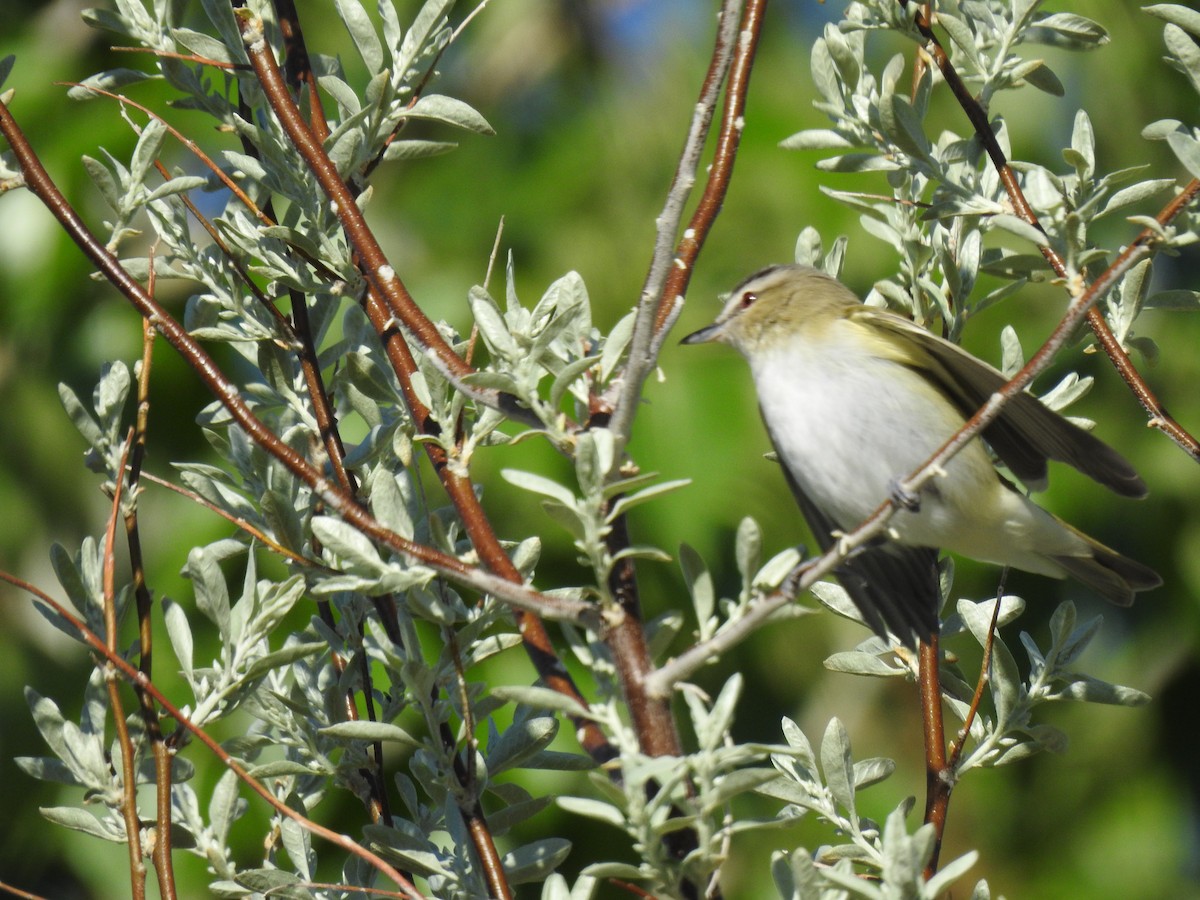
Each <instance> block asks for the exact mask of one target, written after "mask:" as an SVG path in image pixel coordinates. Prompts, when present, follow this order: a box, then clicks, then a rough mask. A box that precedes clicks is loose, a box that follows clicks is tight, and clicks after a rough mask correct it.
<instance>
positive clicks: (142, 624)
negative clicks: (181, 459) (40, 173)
mask: <svg viewBox="0 0 1200 900" xmlns="http://www.w3.org/2000/svg"><path fill="white" fill-rule="evenodd" d="M148 290H149V292H150V293H151V294H153V293H154V265H153V256H152V257H151V266H150V280H149V283H148ZM153 351H154V329H153V328H151V327H150V323H148V322H147V321H146V320H145V319H143V320H142V362H141V367H140V368H139V369H138V391H137V399H138V405H137V416H136V419H135V422H134V437H133V452H132V453H131V454H130V458H129V496H130V498H131V500H132V502H131V503H129V504H128V509H127V510H126V513H125V543H126V545H127V546H128V547H129V564H130V569H131V570H132V572H131V575H132V579H133V592H134V597H135V598H136V600H137V612H138V669H139V670H140V671H141V672H142V674H143V675H145V676H146V678H147V679H148V680H149V679H152V678H153V677H154V665H153V661H154V601H153V598H152V597H151V596H150V590H149V588H148V587H147V586H146V567H145V564H144V561H143V558H142V539H141V534H140V530H139V528H138V513H137V508H138V502H137V501H138V492H139V488H140V482H141V474H142V463H143V461H144V460H145V456H146V433H147V430H148V428H149V423H150V369H151V364H152V362H153V359H154V352H153ZM137 694H138V700H139V703H140V706H141V711H142V723H143V725H144V727H145V729H146V739H147V740H148V741H149V743H150V748H151V752H152V753H153V754H154V782H155V784H154V789H155V798H156V802H155V810H154V822H155V825H154V827H155V831H154V846H153V853H152V856H153V859H154V871H155V875H156V877H157V879H158V892H159V895H160V896H161V897H163V898H165V900H173V898H174V897H175V896H176V890H175V866H174V864H173V862H172V860H171V751H170V748H169V747H167V744H166V741H165V740H163V733H162V728H161V727H160V725H159V722H158V709H157V707H155V705H154V700H153V699H152V698H151V697H150V695H149V694H147V693H146V692H145V691H138V692H137Z"/></svg>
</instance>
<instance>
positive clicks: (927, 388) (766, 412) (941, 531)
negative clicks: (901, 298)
mask: <svg viewBox="0 0 1200 900" xmlns="http://www.w3.org/2000/svg"><path fill="white" fill-rule="evenodd" d="M797 369H799V371H797ZM758 374H759V373H756V381H757V382H758V392H759V398H760V402H761V404H762V413H763V418H764V420H765V421H766V423H767V427H768V429H769V431H770V433H771V438H772V440H773V442H774V443H775V448H776V451H777V452H778V454H779V459H780V463H781V464H783V465H785V466H787V468H788V471H789V473H790V474H791V476H792V478H793V479H794V480H795V481H796V483H797V485H798V486H799V487H800V489H801V490H802V491H803V492H804V493H805V495H806V496H807V497H808V498H809V499H811V500H812V502H813V503H814V504H815V505H816V506H817V507H819V508H820V509H821V510H822V511H824V512H825V513H826V514H827V515H829V517H830V518H831V519H833V521H834V522H835V523H837V525H838V526H839V527H840V528H843V529H847V530H848V529H851V528H853V527H855V526H856V525H858V524H859V523H860V522H862V521H863V520H864V519H865V518H867V517H868V516H869V515H870V514H871V513H872V512H874V511H875V509H876V508H878V506H879V505H880V504H881V503H882V502H883V501H884V500H886V499H888V498H889V497H890V496H891V495H892V493H893V489H894V487H895V484H896V483H897V482H898V481H900V480H901V479H903V478H906V477H907V476H908V475H909V474H911V473H912V472H913V471H914V470H916V469H917V468H918V467H919V466H921V465H922V464H923V463H924V462H925V461H926V460H927V459H928V458H929V457H930V456H932V455H933V453H934V452H935V451H936V450H937V449H938V448H939V447H940V446H941V445H942V444H943V443H944V442H945V441H946V439H947V438H949V437H950V435H951V434H953V433H954V431H956V430H957V429H958V428H959V427H960V426H961V424H962V421H963V420H962V418H961V416H959V415H958V413H957V411H956V410H954V409H953V407H951V406H950V405H949V403H948V402H947V401H946V400H945V399H944V398H942V396H941V395H940V394H939V393H937V391H936V390H935V389H934V388H933V387H932V386H931V385H930V384H929V383H928V382H926V381H925V380H924V379H923V378H921V377H920V376H919V375H917V374H915V373H914V372H912V371H911V370H910V369H908V368H906V367H904V366H901V365H898V364H896V363H892V362H890V361H887V360H880V359H868V360H867V361H865V362H864V361H860V362H859V363H858V364H857V365H855V366H849V365H847V364H845V363H844V361H839V360H837V359H831V358H828V357H827V358H826V359H824V360H818V359H815V358H814V357H813V356H811V355H809V356H807V357H806V358H805V362H804V363H803V364H800V365H796V364H795V361H794V360H793V361H792V362H791V363H790V364H789V365H788V366H787V373H786V377H779V376H780V375H782V374H783V373H782V372H779V371H776V372H774V373H772V372H770V371H767V372H764V373H762V374H763V375H765V376H766V377H761V378H760V377H757V376H758ZM997 490H999V491H1004V490H1005V489H1004V488H1003V487H1002V485H1001V484H1000V482H999V481H998V479H997V476H996V474H995V471H994V469H993V467H992V464H991V462H990V460H989V459H988V457H987V454H986V452H985V451H984V449H983V446H982V445H981V444H980V443H979V442H978V441H975V442H972V443H971V444H970V445H968V446H967V447H966V448H964V449H963V451H962V452H960V453H959V454H958V455H957V456H955V457H954V459H952V460H951V461H950V463H949V464H947V466H946V474H945V475H944V476H940V477H936V478H935V479H934V480H933V481H932V482H930V483H929V485H927V487H926V489H925V490H924V491H923V492H922V494H921V496H920V506H919V509H917V510H915V511H912V510H902V511H900V512H899V513H897V515H896V516H895V517H894V518H893V519H892V520H891V522H890V523H889V524H890V528H891V529H892V531H893V534H894V535H895V537H896V538H897V539H898V540H900V541H901V542H903V543H906V544H913V545H920V546H935V547H936V546H946V547H949V546H951V545H952V544H954V543H956V541H955V540H954V537H955V533H956V532H959V531H962V530H963V529H965V528H970V529H971V530H972V531H973V530H976V529H977V528H978V524H979V521H978V520H979V517H980V511H981V510H986V509H988V508H990V507H993V506H994V505H995V495H994V492H995V491H997Z"/></svg>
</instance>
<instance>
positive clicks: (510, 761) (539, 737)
mask: <svg viewBox="0 0 1200 900" xmlns="http://www.w3.org/2000/svg"><path fill="white" fill-rule="evenodd" d="M556 734H558V720H557V719H556V718H554V717H553V716H537V717H535V718H530V719H525V720H524V721H521V722H514V723H513V724H512V725H510V726H509V727H508V728H506V729H505V730H504V731H503V732H502V733H501V735H500V737H499V739H497V740H494V741H492V742H491V743H489V744H488V750H487V768H488V773H489V774H491V775H498V774H499V773H500V772H503V771H505V770H507V769H516V768H519V767H521V766H522V765H523V764H524V763H525V762H526V761H527V760H528V759H530V758H531V757H532V756H534V755H535V754H536V753H538V752H539V751H541V750H544V749H545V748H546V746H547V745H548V744H549V743H550V742H551V741H552V740H554V736H555V735H556Z"/></svg>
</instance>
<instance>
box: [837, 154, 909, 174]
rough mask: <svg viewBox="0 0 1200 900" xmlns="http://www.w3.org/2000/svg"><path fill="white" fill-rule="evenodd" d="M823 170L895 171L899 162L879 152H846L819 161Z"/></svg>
mask: <svg viewBox="0 0 1200 900" xmlns="http://www.w3.org/2000/svg"><path fill="white" fill-rule="evenodd" d="M817 168H818V169H820V170H821V171H822V172H894V171H896V170H897V169H899V168H900V165H899V163H897V162H895V161H894V160H891V159H888V158H887V157H886V156H881V155H880V154H878V153H846V154H844V155H842V156H831V157H830V158H829V159H822V160H819V161H818V162H817Z"/></svg>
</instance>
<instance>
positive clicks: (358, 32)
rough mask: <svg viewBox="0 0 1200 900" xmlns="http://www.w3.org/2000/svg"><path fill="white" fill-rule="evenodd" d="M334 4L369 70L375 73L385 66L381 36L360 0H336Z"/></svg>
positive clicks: (370, 72)
mask: <svg viewBox="0 0 1200 900" xmlns="http://www.w3.org/2000/svg"><path fill="white" fill-rule="evenodd" d="M334 5H335V6H336V7H337V12H338V16H340V17H341V20H342V22H343V24H345V26H346V30H347V31H348V32H350V37H351V38H352V39H353V40H354V46H355V47H356V48H358V55H359V56H361V57H362V60H363V62H364V63H365V64H366V66H367V72H368V73H369V74H371V75H375V74H376V73H377V72H378V71H379V70H380V69H382V68H383V46H382V45H381V44H380V43H379V36H378V35H377V34H376V33H375V26H374V25H373V24H372V23H371V19H370V17H369V16H368V15H367V11H366V10H365V9H363V7H362V4H361V3H359V2H358V0H335V3H334Z"/></svg>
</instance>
